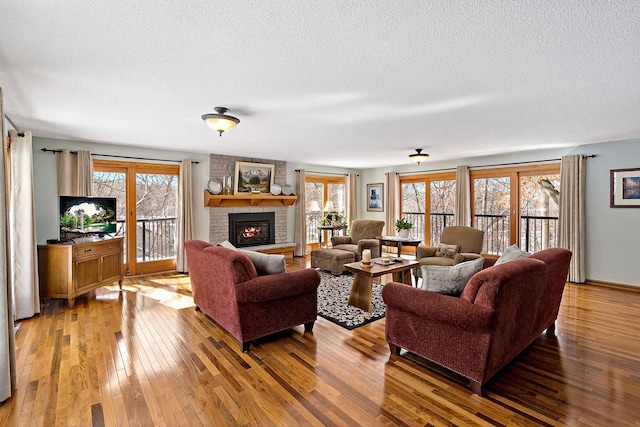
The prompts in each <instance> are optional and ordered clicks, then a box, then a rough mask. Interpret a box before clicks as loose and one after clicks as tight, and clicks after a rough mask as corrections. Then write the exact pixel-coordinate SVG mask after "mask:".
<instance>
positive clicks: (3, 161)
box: [0, 88, 16, 402]
mask: <svg viewBox="0 0 640 427" xmlns="http://www.w3.org/2000/svg"><path fill="white" fill-rule="evenodd" d="M5 135H6V133H5V128H4V107H3V105H2V88H0V137H1V138H2V153H1V154H0V402H2V401H4V400H7V399H8V398H9V397H11V392H12V391H13V389H14V388H15V386H16V346H15V332H14V328H13V302H12V292H11V273H10V271H11V266H10V263H9V259H10V253H11V247H10V246H9V232H8V231H9V213H8V209H7V208H8V206H9V203H8V198H7V179H6V178H7V170H6V166H7V140H6V138H5Z"/></svg>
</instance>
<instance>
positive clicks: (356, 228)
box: [331, 219, 384, 261]
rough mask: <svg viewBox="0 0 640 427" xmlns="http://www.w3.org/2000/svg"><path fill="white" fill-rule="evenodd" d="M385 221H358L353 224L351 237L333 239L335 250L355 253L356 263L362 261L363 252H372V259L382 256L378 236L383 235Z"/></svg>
mask: <svg viewBox="0 0 640 427" xmlns="http://www.w3.org/2000/svg"><path fill="white" fill-rule="evenodd" d="M382 227H384V221H374V220H370V219H356V220H355V221H353V223H352V224H351V235H349V236H335V237H332V238H331V244H332V245H333V249H340V250H343V251H349V252H353V253H354V254H355V256H356V261H360V260H361V259H362V251H363V250H365V249H370V250H371V257H372V258H376V257H379V256H380V241H379V240H378V239H377V237H378V236H381V235H382Z"/></svg>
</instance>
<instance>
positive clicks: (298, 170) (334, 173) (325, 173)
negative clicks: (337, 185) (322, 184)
mask: <svg viewBox="0 0 640 427" xmlns="http://www.w3.org/2000/svg"><path fill="white" fill-rule="evenodd" d="M295 171H296V172H300V169H295ZM304 173H315V174H317V175H338V176H347V175H349V174H348V173H337V172H316V171H308V170H305V171H304ZM356 175H358V176H360V174H359V173H358V174H356Z"/></svg>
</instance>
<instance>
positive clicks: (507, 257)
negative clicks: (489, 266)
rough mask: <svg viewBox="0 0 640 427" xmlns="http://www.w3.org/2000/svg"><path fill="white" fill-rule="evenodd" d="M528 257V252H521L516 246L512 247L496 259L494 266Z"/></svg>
mask: <svg viewBox="0 0 640 427" xmlns="http://www.w3.org/2000/svg"><path fill="white" fill-rule="evenodd" d="M529 255H530V254H529V252H526V251H523V250H521V249H520V248H519V247H518V245H512V246H509V247H508V248H507V249H505V250H504V252H503V253H502V255H500V258H498V260H497V261H496V263H495V264H494V265H499V264H503V263H505V262H509V261H513V260H515V259H518V258H526V257H528V256H529Z"/></svg>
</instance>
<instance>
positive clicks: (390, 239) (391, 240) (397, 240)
mask: <svg viewBox="0 0 640 427" xmlns="http://www.w3.org/2000/svg"><path fill="white" fill-rule="evenodd" d="M376 238H377V239H378V241H380V246H383V245H384V246H393V247H394V248H398V256H400V253H401V252H402V247H403V246H413V247H414V248H417V247H418V245H419V244H420V243H422V239H418V238H413V237H400V236H378V237H376Z"/></svg>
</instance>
